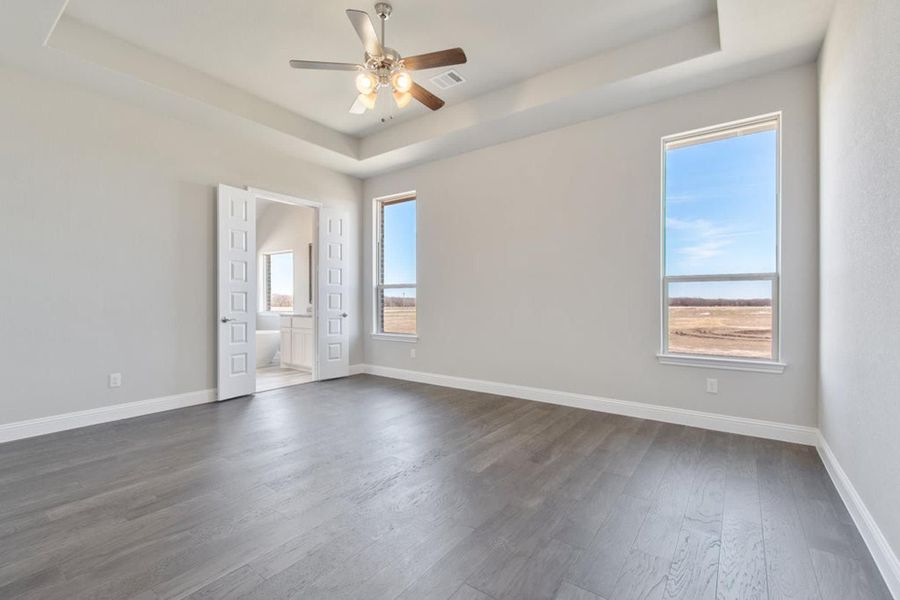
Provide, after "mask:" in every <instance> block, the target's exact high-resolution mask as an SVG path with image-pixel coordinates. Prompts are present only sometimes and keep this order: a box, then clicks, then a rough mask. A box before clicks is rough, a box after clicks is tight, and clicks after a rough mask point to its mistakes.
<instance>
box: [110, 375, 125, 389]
mask: <svg viewBox="0 0 900 600" xmlns="http://www.w3.org/2000/svg"><path fill="white" fill-rule="evenodd" d="M109 387H111V388H117V387H122V374H121V373H110V374H109Z"/></svg>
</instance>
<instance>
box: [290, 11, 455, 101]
mask: <svg viewBox="0 0 900 600" xmlns="http://www.w3.org/2000/svg"><path fill="white" fill-rule="evenodd" d="M391 10H392V8H391V5H390V4H388V3H387V2H378V3H377V4H375V14H376V15H378V18H379V19H381V38H379V37H378V34H377V33H376V32H375V25H374V24H373V23H372V19H371V18H370V17H369V13H367V12H365V11H363V10H354V9H347V17H349V18H350V23H351V24H352V25H353V28H354V29H356V34H357V35H358V36H359V39H360V40H362V43H363V47H364V48H365V55H364V56H363V64H354V63H339V62H322V61H317V60H292V61H291V66H292V67H294V68H295V69H315V70H331V71H358V72H359V73H358V74H357V76H356V89H357V91H359V96H357V97H356V101H355V102H354V103H353V106H351V107H350V112H351V113H353V114H357V115H361V114H363V113H364V112H366V109H370V110H371V109H373V108H375V101H376V100H377V99H378V90H379V89H380V88H383V87H384V88H387V87H391V88H392V89H393V96H394V102H396V103H397V106H398V107H399V108H404V107H405V106H406V105H407V104H409V101H410V100H411V99H412V98H415V99H416V100H418V101H419V102H421V103H422V104H424V105H425V106H427V107H428V108H430V109H431V110H437V109H439V108H440V107H442V106H443V105H444V101H443V100H441V99H440V98H438V97H437V96H435V95H434V94H432V93H431V92H429V91H428V90H426V89H425V88H423V87H422V86H421V85H419V84H418V83H416V82H415V81H413V78H412V75H411V74H410V71H418V70H421V69H434V68H436V67H447V66H450V65H459V64H462V63H464V62H466V53H465V52H463V50H462V48H451V49H449V50H441V51H439V52H429V53H428V54H419V55H416V56H408V57H405V58H404V57H402V56H400V53H399V52H397V51H396V50H394V49H393V48H388V47H387V46H385V45H384V22H385V21H387V20H388V18H389V17H390V16H391Z"/></svg>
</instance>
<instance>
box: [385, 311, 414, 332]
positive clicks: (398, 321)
mask: <svg viewBox="0 0 900 600" xmlns="http://www.w3.org/2000/svg"><path fill="white" fill-rule="evenodd" d="M384 332H385V333H415V332H416V307H415V306H385V307H384Z"/></svg>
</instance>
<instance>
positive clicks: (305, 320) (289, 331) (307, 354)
mask: <svg viewBox="0 0 900 600" xmlns="http://www.w3.org/2000/svg"><path fill="white" fill-rule="evenodd" d="M314 347H315V332H314V331H313V319H312V315H281V366H282V367H290V368H298V369H309V370H312V366H313V357H314V356H315V351H314Z"/></svg>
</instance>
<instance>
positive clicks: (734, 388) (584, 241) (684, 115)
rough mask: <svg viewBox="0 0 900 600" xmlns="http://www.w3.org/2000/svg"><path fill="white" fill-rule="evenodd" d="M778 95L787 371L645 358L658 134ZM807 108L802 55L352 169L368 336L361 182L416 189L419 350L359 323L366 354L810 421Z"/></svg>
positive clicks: (650, 329) (812, 243)
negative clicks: (577, 120)
mask: <svg viewBox="0 0 900 600" xmlns="http://www.w3.org/2000/svg"><path fill="white" fill-rule="evenodd" d="M777 110H783V111H784V130H783V142H784V145H783V149H784V161H783V166H784V179H783V233H784V235H783V237H784V240H783V246H782V256H783V287H782V296H783V324H782V333H783V345H782V350H783V358H784V360H785V361H786V362H787V363H788V367H787V370H786V371H785V372H784V374H781V375H773V374H759V373H746V372H736V371H722V370H708V369H699V368H689V367H676V366H668V365H660V364H658V363H657V359H656V352H657V350H658V346H659V327H660V306H659V302H660V300H659V275H660V273H659V269H660V266H659V265H660V256H659V251H660V248H659V246H660V240H659V237H660V236H659V218H660V215H659V211H660V138H661V137H662V136H664V135H667V134H672V133H678V132H683V131H687V130H691V129H695V128H698V127H704V126H709V125H714V124H717V123H723V122H728V121H732V120H736V119H741V118H744V117H750V116H754V115H759V114H763V113H768V112H772V111H777ZM816 119H817V93H816V70H815V66H814V65H806V66H803V67H798V68H794V69H789V70H785V71H781V72H777V73H774V74H771V75H768V76H765V77H760V78H758V79H752V80H747V81H743V82H740V83H736V84H732V85H728V86H725V87H721V88H716V89H712V90H708V91H704V92H700V93H695V94H690V95H686V96H682V97H679V98H675V99H671V100H667V101H665V102H660V103H658V104H653V105H649V106H645V107H642V108H638V109H635V110H630V111H627V112H623V113H619V114H616V115H612V116H609V117H605V118H602V119H598V120H594V121H590V122H586V123H581V124H578V125H575V126H571V127H567V128H565V129H560V130H556V131H552V132H549V133H544V134H540V135H537V136H534V137H529V138H525V139H521V140H517V141H514V142H510V143H506V144H503V145H499V146H494V147H491V148H486V149H483V150H478V151H475V152H470V153H467V154H464V155H461V156H457V157H454V158H449V159H445V160H441V161H437V162H433V163H429V164H426V165H422V166H419V167H415V168H411V169H407V170H404V171H399V172H396V173H391V174H388V175H384V176H380V177H377V178H373V179H370V180H367V181H366V183H365V201H364V206H363V216H364V218H365V227H364V236H365V240H364V249H365V253H366V254H365V261H364V265H365V266H366V269H365V271H364V277H365V280H364V287H363V289H364V294H363V298H364V302H365V306H366V315H367V322H366V327H367V329H366V331H367V333H368V332H370V331H371V330H372V292H371V290H372V273H371V264H372V257H371V237H372V236H371V233H372V231H371V228H372V223H371V217H372V210H371V202H372V199H373V198H375V197H377V196H382V195H387V194H393V193H397V192H402V191H406V190H417V192H418V232H419V236H418V285H419V287H418V299H419V305H420V308H419V314H418V322H419V335H420V339H419V341H418V343H417V344H416V346H417V348H416V349H417V358H415V359H412V358H410V356H409V349H410V347H409V344H406V343H399V342H393V341H378V340H374V339H371V338H370V336H369V335H368V334H367V335H366V336H365V337H366V341H365V347H366V360H367V362H369V363H372V364H376V365H383V366H389V367H397V368H403V369H415V370H419V371H425V372H432V373H441V374H447V375H454V376H460V377H470V378H476V379H486V380H491V381H499V382H505V383H514V384H520V385H528V386H535V387H541V388H549V389H554V390H563V391H571V392H579V393H585V394H593V395H598V396H603V397H611V398H616V399H621V400H632V401H638V402H645V403H651V404H660V405H666V406H673V407H679V408H687V409H695V410H702V411H710V412H715V413H724V414H728V415H736V416H742V417H750V418H758V419H767V420H772V421H779V422H785V423H792V424H800V425H815V424H816V378H817V376H816V369H817V360H818V359H817V337H818V320H817V307H818V295H817V290H818V278H817V265H818V253H817V245H818V229H817V196H818V189H817V188H818V170H817V163H818V155H817V133H816V131H817V124H816ZM707 377H717V378H718V379H719V394H718V395H710V394H706V393H705V379H706V378H707Z"/></svg>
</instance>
